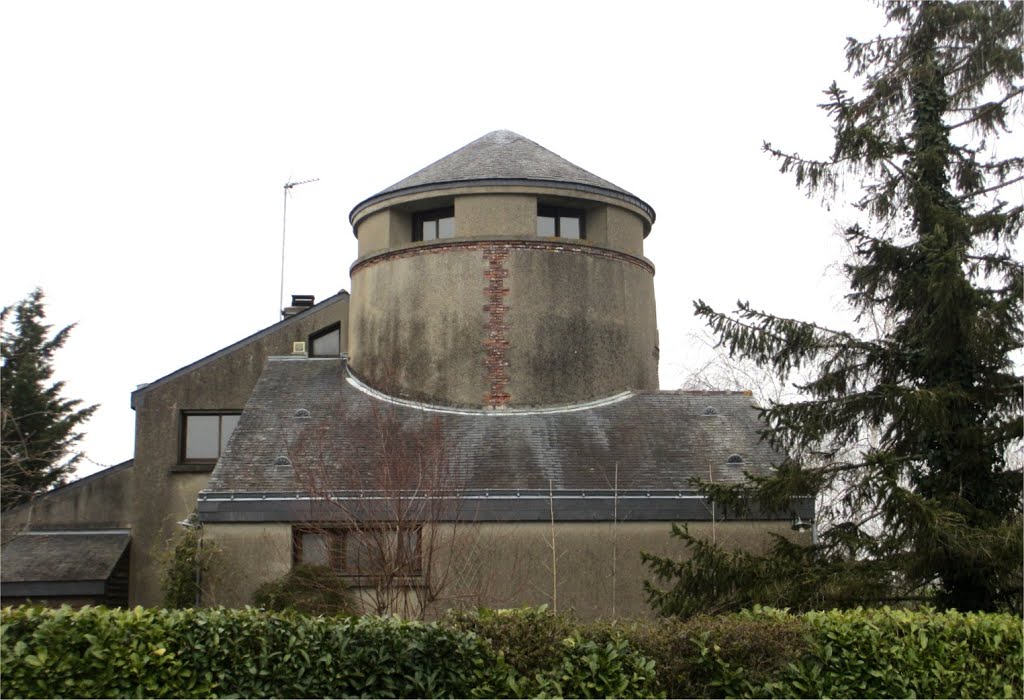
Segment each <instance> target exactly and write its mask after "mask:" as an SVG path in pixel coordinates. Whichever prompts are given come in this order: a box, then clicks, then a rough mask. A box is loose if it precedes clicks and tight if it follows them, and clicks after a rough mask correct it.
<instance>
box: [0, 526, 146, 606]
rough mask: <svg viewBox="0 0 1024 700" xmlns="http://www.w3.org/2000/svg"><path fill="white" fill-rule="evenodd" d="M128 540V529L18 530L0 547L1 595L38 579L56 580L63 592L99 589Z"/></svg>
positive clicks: (41, 580) (14, 591) (122, 552)
mask: <svg viewBox="0 0 1024 700" xmlns="http://www.w3.org/2000/svg"><path fill="white" fill-rule="evenodd" d="M130 542H131V534H130V532H129V531H128V530H62V531H59V532H43V531H38V532H24V533H21V534H20V535H18V536H16V537H14V538H13V539H12V540H11V541H10V542H8V543H7V544H5V545H4V546H3V548H2V549H0V582H2V584H3V589H4V595H21V594H22V593H21V591H20V588H21V585H22V584H41V583H45V584H57V586H56V588H55V590H58V589H59V590H60V592H63V593H82V592H85V593H96V592H100V593H101V592H102V590H103V589H102V584H103V582H105V581H106V580H107V579H108V578H110V575H111V574H112V573H113V571H114V567H115V566H116V565H117V563H118V561H119V560H120V559H121V556H122V555H123V554H124V551H125V549H126V548H127V547H128V544H129V543H130ZM60 584H64V585H63V586H61V585H60ZM68 586H70V588H69V587H68ZM75 587H77V588H75ZM79 589H80V590H79ZM94 589H96V590H94Z"/></svg>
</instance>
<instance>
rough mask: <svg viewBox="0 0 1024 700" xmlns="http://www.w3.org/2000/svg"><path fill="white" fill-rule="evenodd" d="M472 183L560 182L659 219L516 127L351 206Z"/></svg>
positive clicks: (479, 141) (637, 201) (618, 189)
mask: <svg viewBox="0 0 1024 700" xmlns="http://www.w3.org/2000/svg"><path fill="white" fill-rule="evenodd" d="M473 184H557V185H559V186H562V187H569V188H575V189H580V190H585V191H590V192H595V193H599V194H604V195H606V196H611V197H614V198H616V199H621V200H623V201H626V202H629V203H631V204H633V205H635V206H637V207H639V208H640V209H642V210H643V211H645V212H647V214H648V215H649V216H650V218H651V222H653V221H654V216H655V215H654V209H653V208H651V206H650V205H649V204H647V203H646V202H644V201H643V200H641V199H639V198H638V197H636V196H635V195H633V194H631V193H629V192H627V191H626V190H624V189H622V188H621V187H619V186H618V185H614V184H612V183H611V182H608V181H607V180H605V179H604V178H601V177H598V176H597V175H594V174H593V173H591V172H588V171H586V170H584V169H583V168H581V167H579V166H578V165H574V164H572V163H570V162H569V161H567V160H566V159H564V158H562V157H561V156H559V155H557V154H556V153H552V152H551V151H549V150H548V149H546V148H544V147H543V146H541V145H539V144H537V143H534V142H533V141H531V140H530V139H528V138H525V137H523V136H520V135H519V134H517V133H515V132H513V131H506V130H499V131H492V132H490V133H489V134H484V135H483V136H481V137H480V138H478V139H477V140H476V141H473V142H472V143H469V144H467V145H465V146H463V147H462V148H460V149H458V150H457V151H455V152H453V153H450V154H448V155H447V156H445V157H444V158H441V159H440V160H438V161H436V162H434V163H431V164H430V165H428V166H427V167H425V168H423V169H422V170H419V171H417V172H415V173H413V174H412V175H410V176H409V177H407V178H405V179H403V180H400V181H398V182H396V183H395V184H393V185H391V186H390V187H386V188H385V189H383V190H381V191H380V192H378V193H377V194H375V195H373V196H372V197H370V198H368V199H366V200H364V201H362V202H360V203H359V204H357V205H356V206H355V208H353V209H352V212H351V214H350V215H349V221H351V222H354V221H355V218H356V216H357V215H358V214H359V212H360V211H362V210H363V209H365V208H366V207H368V206H370V205H371V204H376V203H377V202H381V201H384V200H387V199H390V198H392V197H397V196H400V195H403V194H411V193H414V192H418V191H425V190H435V189H443V188H445V187H454V186H467V185H473Z"/></svg>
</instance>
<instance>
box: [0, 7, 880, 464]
mask: <svg viewBox="0 0 1024 700" xmlns="http://www.w3.org/2000/svg"><path fill="white" fill-rule="evenodd" d="M882 20H883V17H882V12H881V10H879V9H878V8H877V7H875V6H874V5H871V4H868V3H863V2H859V1H854V0H839V1H833V2H821V1H816V2H782V3H768V2H739V3H737V2H728V3H727V2H699V3H685V4H684V3H677V2H657V3H648V2H631V3H622V2H607V3H606V2H594V1H593V0H591V1H589V2H559V1H552V0H547V1H546V2H515V3H495V2H479V1H477V2H462V3H448V2H417V3H399V2H392V3H371V2H359V3H356V2H340V1H337V2H322V3H321V2H287V3H266V2H246V3H241V2H237V3H232V2H210V1H209V0H206V1H204V2H180V1H179V2H174V3H152V2H139V1H138V0H135V1H133V2H124V3H111V2H104V1H102V0H90V1H89V2H45V1H40V0H33V1H32V2H7V3H4V4H3V7H2V9H0V65H3V66H4V69H3V71H0V88H2V95H3V101H4V105H5V107H4V109H3V111H2V114H0V133H2V136H0V138H2V143H0V232H2V236H3V238H2V249H0V250H2V259H3V265H2V268H0V269H2V276H0V303H3V304H4V305H8V304H12V303H14V302H16V301H17V300H19V299H21V298H23V297H25V296H26V295H27V294H28V293H29V292H30V291H31V290H32V289H33V288H34V287H36V286H39V287H42V288H43V290H44V291H45V293H46V296H47V310H48V314H49V319H50V321H51V322H52V323H53V324H55V325H57V326H60V325H63V324H67V323H71V322H77V323H78V327H77V328H76V329H75V331H74V333H73V335H72V336H71V339H70V340H69V342H68V344H67V346H66V347H65V349H64V350H63V351H61V353H60V354H59V356H58V360H57V363H56V367H57V373H58V378H60V379H64V380H66V382H67V390H66V395H68V396H72V397H78V398H81V399H83V400H84V401H86V402H87V403H98V404H100V405H101V408H100V409H99V411H98V412H97V413H96V415H95V417H94V418H93V419H92V421H91V422H90V423H89V424H88V426H87V428H86V429H87V431H88V436H87V439H86V440H85V441H84V443H83V444H84V447H85V449H86V451H87V452H88V455H89V457H90V459H91V460H92V461H93V465H86V467H85V468H84V469H82V470H80V473H81V474H85V473H89V472H91V471H95V470H96V469H98V468H99V467H98V466H94V465H109V464H114V463H117V462H120V461H122V460H124V459H127V458H130V457H131V456H132V450H133V443H134V414H133V412H132V411H131V409H130V407H129V395H130V393H131V391H132V390H133V389H134V388H135V386H136V385H137V384H141V383H144V382H151V381H153V380H155V379H158V378H160V377H162V376H164V375H165V374H168V373H170V372H172V371H174V370H176V369H177V368H179V367H181V366H183V365H186V364H188V363H190V362H193V361H195V360H197V359H199V358H201V357H204V356H205V355H207V354H209V353H211V352H214V351H216V350H218V349H220V348H222V347H224V346H226V345H228V344H230V343H232V342H234V341H236V340H239V339H241V338H243V337H245V336H247V335H249V334H251V333H253V332H255V331H257V330H259V329H260V328H263V327H264V326H266V325H269V324H271V323H273V322H274V321H276V320H277V318H278V311H279V308H280V307H279V303H278V292H279V284H280V265H281V214H282V186H283V185H284V183H285V182H287V181H288V180H289V179H292V180H305V179H309V178H319V182H316V183H312V184H308V185H303V186H302V187H297V188H295V190H294V196H293V197H292V199H291V200H290V202H289V209H288V246H287V256H286V274H285V285H284V286H285V294H286V295H287V294H291V293H305V294H315V295H316V297H317V299H322V298H324V297H326V296H329V295H331V294H333V293H335V292H337V291H338V290H339V289H350V281H349V274H348V268H349V265H350V264H351V263H352V261H353V260H354V259H355V256H356V241H355V239H354V237H353V235H352V229H351V226H350V225H349V223H348V213H349V211H350V210H351V208H352V207H353V206H354V205H355V204H356V203H358V202H359V201H361V200H362V199H364V198H366V197H368V196H370V195H372V194H374V193H376V192H377V191H379V190H381V189H383V188H384V187H387V186H388V185H390V184H392V183H394V182H396V181H398V180H400V179H402V178H404V177H405V176H407V175H410V174H411V173H413V172H415V171H416V170H418V169H420V168H422V167H423V166H425V165H427V164H429V163H431V162H433V161H435V160H437V159H438V158H440V157H442V156H444V155H446V154H448V153H450V152H451V151H453V150H456V149H458V148H460V147H461V146H463V145H465V144H467V143H469V142H470V141H473V140H474V139H476V138H478V137H480V136H481V135H483V134H485V133H487V132H489V131H492V130H495V129H511V130H512V131H516V132H518V133H520V134H522V135H523V136H526V137H527V138H530V139H532V140H534V141H536V142H537V143H539V144H541V145H542V146H544V147H546V148H548V149H550V150H552V151H554V152H555V153H558V154H559V155H561V156H563V157H564V158H566V159H568V160H570V161H572V162H573V163H575V164H577V165H579V166H580V167H583V168H585V169H587V170H590V171H591V172H593V173H595V174H597V175H599V176H601V177H603V178H605V179H607V180H610V181H611V182H614V183H615V184H617V185H619V186H620V187H623V188H625V189H627V190H629V191H631V192H633V193H634V194H636V195H637V196H639V197H640V198H642V199H644V200H645V201H647V202H648V203H650V204H651V205H652V206H653V207H654V209H655V210H656V212H657V221H656V223H655V225H654V229H653V231H652V233H651V235H650V237H649V238H648V239H647V241H646V254H647V256H648V257H649V258H650V259H651V260H652V261H653V262H654V264H655V266H656V268H657V274H656V277H655V283H656V290H657V295H658V297H657V298H658V321H659V329H660V332H661V348H662V353H661V384H662V388H676V387H678V386H679V383H680V381H681V380H682V377H683V376H684V374H685V368H686V366H687V364H688V363H692V362H693V360H694V357H693V351H692V350H691V349H690V346H689V345H688V342H687V335H688V334H689V333H692V332H693V331H695V330H698V329H699V323H698V321H697V319H695V318H694V317H693V313H692V300H694V299H696V298H698V297H699V298H703V299H705V300H706V301H708V302H709V303H711V304H713V305H715V306H716V307H719V308H723V309H727V308H731V307H732V306H733V304H734V303H735V301H736V300H737V299H749V300H751V301H753V302H754V303H755V304H756V305H758V306H760V307H764V308H769V309H772V310H775V311H777V312H779V313H782V314H787V315H792V316H797V317H800V318H805V319H817V320H821V321H826V322H828V321H829V320H837V317H836V314H837V311H836V308H837V305H838V303H839V302H840V300H841V293H842V286H841V284H840V283H839V282H838V281H837V280H836V279H835V276H834V275H831V274H830V273H828V272H827V270H826V268H827V266H828V265H829V264H830V263H832V262H834V261H835V260H836V259H837V258H838V256H839V255H840V252H841V248H840V244H839V241H838V240H837V238H836V237H835V236H834V235H833V231H834V229H835V221H836V218H837V216H840V217H841V216H842V215H843V214H842V210H839V209H833V210H832V211H826V210H825V209H824V208H822V207H821V206H820V203H819V202H817V201H813V200H808V199H806V198H805V197H804V196H803V195H802V194H801V193H800V192H799V191H798V190H797V189H796V188H795V187H794V186H793V184H792V182H791V180H790V178H788V177H786V176H782V175H779V174H778V173H777V165H776V164H775V163H773V162H772V161H771V160H770V159H768V158H767V157H766V156H765V155H763V154H762V153H761V144H762V141H764V140H766V139H767V140H770V141H772V142H773V144H775V145H777V146H781V147H785V148H788V149H791V150H796V151H799V152H800V153H801V154H804V155H827V154H828V153H829V152H830V147H831V139H830V136H831V131H830V128H829V123H828V121H827V119H826V117H825V116H824V114H823V113H822V112H821V111H820V110H818V109H816V107H815V105H816V104H818V103H819V102H820V101H821V100H822V90H824V89H825V88H826V87H827V86H828V84H829V83H830V82H831V81H832V80H838V81H840V84H845V85H847V86H850V87H853V86H855V85H856V82H855V81H854V80H853V79H852V78H850V77H848V76H846V75H845V74H844V69H845V61H844V58H843V46H844V43H845V38H846V37H847V36H849V35H853V36H858V37H861V38H866V37H869V36H873V35H875V34H877V33H878V32H880V31H883V29H884V27H883V24H882ZM428 298H433V299H436V300H438V303H443V290H439V291H438V293H437V294H434V295H430V296H429V297H428ZM837 322H838V320H837Z"/></svg>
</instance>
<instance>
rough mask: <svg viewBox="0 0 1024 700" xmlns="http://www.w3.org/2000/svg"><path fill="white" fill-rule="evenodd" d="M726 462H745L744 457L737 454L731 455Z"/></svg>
mask: <svg viewBox="0 0 1024 700" xmlns="http://www.w3.org/2000/svg"><path fill="white" fill-rule="evenodd" d="M725 463H726V464H743V457H741V456H739V455H737V454H731V455H729V459H727V460H725Z"/></svg>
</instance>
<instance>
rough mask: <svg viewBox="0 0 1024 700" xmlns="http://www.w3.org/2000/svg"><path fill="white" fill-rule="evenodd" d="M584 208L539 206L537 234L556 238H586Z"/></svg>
mask: <svg viewBox="0 0 1024 700" xmlns="http://www.w3.org/2000/svg"><path fill="white" fill-rule="evenodd" d="M584 219H585V217H584V214H583V210H582V209H566V208H563V207H541V206H539V207H537V235H538V236H547V237H551V236H553V237H555V238H577V239H579V238H586V236H585V235H584V230H583V222H584Z"/></svg>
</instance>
